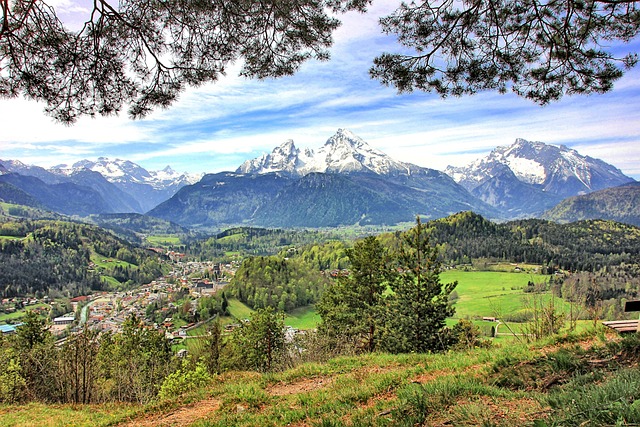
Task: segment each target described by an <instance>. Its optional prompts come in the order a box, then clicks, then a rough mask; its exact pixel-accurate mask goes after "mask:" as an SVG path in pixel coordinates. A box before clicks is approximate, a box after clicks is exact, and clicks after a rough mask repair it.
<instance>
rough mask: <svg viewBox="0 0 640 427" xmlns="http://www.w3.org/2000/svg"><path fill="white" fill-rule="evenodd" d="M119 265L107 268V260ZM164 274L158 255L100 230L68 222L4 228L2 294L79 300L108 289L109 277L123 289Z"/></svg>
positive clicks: (0, 248)
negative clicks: (58, 295)
mask: <svg viewBox="0 0 640 427" xmlns="http://www.w3.org/2000/svg"><path fill="white" fill-rule="evenodd" d="M107 258H109V259H111V258H112V259H114V260H116V262H112V263H106V264H105V265H97V264H101V261H102V260H103V259H107ZM161 274H162V268H161V264H160V263H159V261H158V259H157V255H155V254H153V253H151V252H149V251H147V250H144V249H141V248H137V247H135V246H132V245H131V244H129V243H127V242H125V241H123V240H121V239H118V238H116V237H115V236H113V235H112V234H110V233H108V232H106V231H105V230H102V229H100V228H98V227H95V226H89V225H84V224H76V223H70V222H64V221H24V220H23V221H5V222H2V223H0V295H2V296H3V297H12V296H18V295H43V294H47V293H48V292H50V291H60V292H62V293H63V294H64V295H68V296H75V295H80V294H85V293H87V292H88V291H90V290H102V289H106V288H108V285H107V284H106V283H105V281H104V280H103V277H106V276H110V277H112V278H115V279H116V280H117V281H118V282H119V283H120V284H121V285H122V286H127V285H129V284H133V283H144V282H148V281H151V280H153V279H155V278H156V277H158V276H160V275H161Z"/></svg>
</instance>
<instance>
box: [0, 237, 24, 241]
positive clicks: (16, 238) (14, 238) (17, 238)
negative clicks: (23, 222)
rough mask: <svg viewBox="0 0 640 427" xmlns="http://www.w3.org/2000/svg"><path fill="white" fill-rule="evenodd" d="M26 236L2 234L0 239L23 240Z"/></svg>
mask: <svg viewBox="0 0 640 427" xmlns="http://www.w3.org/2000/svg"><path fill="white" fill-rule="evenodd" d="M22 239H24V237H20V236H0V240H22Z"/></svg>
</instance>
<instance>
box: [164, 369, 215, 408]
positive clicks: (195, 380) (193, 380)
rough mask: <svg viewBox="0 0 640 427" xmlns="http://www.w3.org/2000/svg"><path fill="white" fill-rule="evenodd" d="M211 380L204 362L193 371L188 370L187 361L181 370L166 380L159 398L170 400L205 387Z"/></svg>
mask: <svg viewBox="0 0 640 427" xmlns="http://www.w3.org/2000/svg"><path fill="white" fill-rule="evenodd" d="M210 379H211V376H210V375H209V372H208V371H207V367H206V365H205V364H204V363H203V362H198V363H197V364H196V367H195V369H193V370H191V369H188V368H187V361H186V360H185V361H184V362H183V364H182V367H181V368H180V369H178V370H177V371H175V372H174V373H172V374H170V375H168V376H167V377H166V378H165V380H164V381H163V383H162V386H161V387H160V392H159V393H158V397H160V399H168V398H172V397H176V396H180V395H181V394H184V393H187V392H189V391H192V390H195V389H197V388H200V387H202V386H204V385H205V384H207V383H208V382H209V380H210Z"/></svg>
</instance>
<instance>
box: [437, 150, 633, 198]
mask: <svg viewBox="0 0 640 427" xmlns="http://www.w3.org/2000/svg"><path fill="white" fill-rule="evenodd" d="M505 167H507V168H509V169H510V170H511V172H513V174H514V175H515V177H516V178H517V180H519V181H520V182H521V183H524V184H527V185H531V186H534V187H535V188H537V189H538V190H542V191H544V192H547V193H549V194H555V195H557V196H561V197H568V196H573V195H577V194H581V193H589V192H591V191H595V190H599V189H602V188H606V187H611V186H615V185H620V184H623V183H625V182H629V181H633V180H632V179H631V178H629V177H627V176H625V175H624V174H623V173H622V172H621V171H620V170H619V169H617V168H615V167H614V166H612V165H610V164H608V163H605V162H603V161H602V160H597V159H592V158H590V157H588V156H582V155H580V154H579V153H578V152H577V151H576V150H573V149H570V148H567V147H566V146H560V147H558V146H555V145H549V144H545V143H544V142H539V141H535V142H532V141H527V140H525V139H523V138H518V139H516V140H515V142H514V143H513V144H512V145H510V146H502V147H498V148H496V149H494V150H493V151H491V153H489V155H487V156H486V157H484V158H481V159H478V160H476V161H474V162H472V163H471V164H469V165H467V166H465V167H460V168H456V167H451V166H449V167H448V168H447V169H446V171H445V172H446V173H448V174H449V175H451V176H452V177H453V178H454V180H455V181H456V182H458V183H459V184H461V185H462V186H463V187H465V188H467V189H468V190H469V191H474V189H475V188H478V187H479V186H481V185H483V184H484V183H486V182H487V181H488V180H492V179H494V178H495V177H496V176H498V174H500V173H502V172H503V171H504V168H505Z"/></svg>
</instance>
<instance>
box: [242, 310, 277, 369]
mask: <svg viewBox="0 0 640 427" xmlns="http://www.w3.org/2000/svg"><path fill="white" fill-rule="evenodd" d="M236 331H237V332H236V333H235V335H234V337H233V339H234V340H235V341H236V347H235V348H236V349H237V351H241V352H242V356H243V357H241V358H238V360H242V363H243V364H244V366H242V367H244V368H247V369H254V370H256V371H259V372H269V371H272V370H273V369H274V367H275V365H276V364H277V363H278V362H279V361H281V360H282V356H283V354H284V348H285V339H284V338H285V337H284V315H283V313H279V312H277V311H275V310H274V309H273V307H267V308H264V309H259V310H257V311H255V312H254V313H253V315H252V316H251V320H250V321H249V322H247V323H245V324H243V325H242V327H241V328H239V329H237V330H236Z"/></svg>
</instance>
